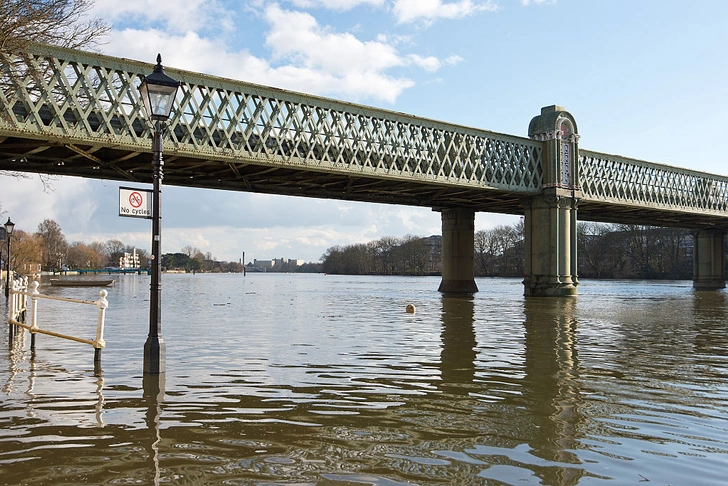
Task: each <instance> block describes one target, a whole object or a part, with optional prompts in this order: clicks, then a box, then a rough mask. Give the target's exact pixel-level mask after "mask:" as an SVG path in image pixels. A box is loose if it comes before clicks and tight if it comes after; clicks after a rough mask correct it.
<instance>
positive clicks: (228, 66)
mask: <svg viewBox="0 0 728 486" xmlns="http://www.w3.org/2000/svg"><path fill="white" fill-rule="evenodd" d="M264 19H265V20H266V21H267V22H268V23H269V24H270V29H269V30H268V32H267V34H266V45H267V46H268V47H269V48H270V49H271V52H272V56H271V59H270V60H267V59H263V58H260V57H256V56H254V55H252V54H251V53H250V52H248V51H247V50H242V51H239V52H231V51H229V50H228V46H227V44H226V42H225V40H224V39H223V38H208V37H203V36H201V35H200V34H199V33H197V32H195V31H192V30H190V31H186V32H184V33H182V34H176V35H170V34H169V33H168V32H166V31H164V30H161V29H148V30H140V29H126V30H121V31H119V30H114V31H112V33H111V35H110V38H109V43H108V45H107V46H106V48H105V51H106V52H107V53H108V54H111V55H116V56H120V57H127V58H132V59H137V60H142V61H147V62H153V61H154V57H155V56H156V53H157V52H160V53H162V60H163V64H164V65H165V66H167V67H175V68H180V69H186V70H190V71H196V72H203V73H209V74H214V75H217V76H223V77H227V78H231V79H239V80H245V81H249V82H253V83H259V84H263V85H269V86H277V87H281V88H286V89H291V90H295V91H302V92H306V93H314V94H320V95H329V96H341V97H344V98H347V99H352V100H359V99H378V100H383V101H386V102H389V103H394V102H395V101H396V99H397V97H398V96H399V95H401V94H402V92H403V91H404V90H406V89H408V88H411V87H412V86H414V84H415V83H414V81H413V80H411V79H410V78H408V77H405V76H402V75H396V74H395V73H394V72H393V70H394V69H397V68H402V67H407V66H414V67H417V68H420V69H422V70H424V71H426V72H428V73H433V72H436V71H437V70H439V69H441V68H442V67H443V66H446V65H448V66H452V65H454V64H457V62H459V61H461V60H462V59H461V58H459V57H457V56H451V57H450V58H448V59H445V60H440V59H438V58H436V57H433V56H426V57H425V56H420V55H418V54H400V53H399V52H398V50H397V49H396V48H395V47H394V45H393V44H391V43H388V42H387V39H388V38H387V37H384V36H380V37H378V38H377V39H376V40H370V41H363V40H360V39H358V38H357V37H356V36H355V35H353V34H351V33H349V32H336V31H334V30H333V29H331V28H330V27H327V26H323V25H320V24H319V23H318V22H317V20H316V19H315V18H314V17H313V16H312V15H310V14H308V13H305V12H299V11H289V10H284V9H281V8H280V7H279V6H278V5H275V4H274V5H271V6H269V7H268V8H267V9H266V11H265V16H264ZM392 42H394V43H398V42H401V39H400V38H397V37H393V38H392ZM211 53H212V55H211ZM390 71H391V72H390Z"/></svg>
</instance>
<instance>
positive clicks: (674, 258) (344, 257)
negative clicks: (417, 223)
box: [321, 219, 693, 279]
mask: <svg viewBox="0 0 728 486" xmlns="http://www.w3.org/2000/svg"><path fill="white" fill-rule="evenodd" d="M474 236H475V241H474V243H475V248H474V250H475V254H474V264H475V275H476V276H478V277H522V276H523V272H524V222H523V219H521V220H520V221H519V222H517V223H515V224H513V225H499V226H496V227H495V228H492V229H487V230H480V231H477V232H476V233H475V235H474ZM577 248H578V258H577V266H578V275H579V276H580V277H582V278H609V279H690V278H692V254H693V238H692V233H691V232H690V231H689V230H684V229H675V228H662V227H654V226H640V225H623V224H604V223H590V222H582V223H579V224H578V225H577ZM441 259H442V244H441V238H440V237H439V236H430V237H422V236H412V235H408V236H405V237H404V238H394V237H385V238H381V239H379V240H376V241H371V242H369V243H361V244H352V245H347V246H332V247H330V248H329V249H328V250H326V252H325V253H324V254H323V255H322V256H321V269H322V271H323V272H326V273H334V274H346V275H439V274H440V273H441V271H442V267H441Z"/></svg>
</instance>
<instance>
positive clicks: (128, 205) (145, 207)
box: [119, 187, 152, 219]
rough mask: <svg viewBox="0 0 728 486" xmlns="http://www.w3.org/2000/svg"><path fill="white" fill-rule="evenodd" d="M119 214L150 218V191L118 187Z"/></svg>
mask: <svg viewBox="0 0 728 486" xmlns="http://www.w3.org/2000/svg"><path fill="white" fill-rule="evenodd" d="M119 216H126V217H129V218H145V219H152V191H148V190H146V189H134V188H131V187H119Z"/></svg>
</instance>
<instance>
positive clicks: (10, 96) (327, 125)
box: [0, 45, 728, 226]
mask: <svg viewBox="0 0 728 486" xmlns="http://www.w3.org/2000/svg"><path fill="white" fill-rule="evenodd" d="M151 70H152V65H151V64H147V63H140V62H136V61H131V60H127V59H119V58H114V57H109V56H103V55H97V54H92V53H87V52H82V51H76V50H69V49H64V48H59V47H52V46H46V45H31V46H30V47H29V48H28V49H27V50H26V51H24V52H22V53H0V142H2V140H6V139H12V140H16V141H18V140H19V141H21V142H22V141H23V140H26V141H27V140H35V141H36V142H37V143H36V145H37V146H35V147H31V148H30V149H28V151H27V152H25V154H26V155H23V156H28V155H27V154H29V153H38V152H40V151H42V150H43V145H44V144H46V143H47V144H48V145H52V144H55V145H58V146H63V147H65V148H68V149H70V150H73V151H76V153H77V154H81V155H82V156H83V157H85V160H91V161H95V162H94V163H97V164H98V165H99V166H100V167H101V166H103V167H104V168H106V169H108V170H109V171H116V174H117V175H116V176H117V178H119V179H122V180H134V181H143V180H144V178H140V177H135V175H134V174H132V172H133V171H135V170H138V171H143V170H145V169H144V168H143V167H142V166H141V165H139V164H136V166H133V167H132V166H131V165H129V166H124V165H123V164H121V163H119V160H121V159H123V157H129V158H131V157H133V156H136V155H139V154H146V153H150V151H151V145H150V140H151V126H150V125H149V123H148V121H147V120H146V117H145V116H144V114H143V113H142V108H141V106H142V105H141V103H140V100H139V91H138V86H139V83H140V81H141V76H142V75H145V74H148V73H149V72H151ZM167 72H168V73H169V74H170V75H172V76H173V77H174V78H176V79H178V80H180V81H181V83H182V85H181V88H180V91H179V93H178V96H177V99H176V102H175V107H174V110H173V115H172V118H171V120H170V122H169V128H168V130H167V132H166V136H167V140H166V141H165V159H167V168H170V169H171V168H173V167H174V164H175V163H176V162H175V158H176V159H177V160H178V161H181V160H183V159H184V161H185V163H186V165H185V166H184V167H182V166H180V169H179V170H180V172H179V174H181V177H186V178H188V179H193V178H196V177H198V176H199V175H202V174H203V173H204V172H205V171H206V172H207V173H211V174H212V176H211V177H212V178H215V177H220V178H225V177H228V178H230V177H236V176H237V177H238V178H239V179H240V181H239V182H237V181H236V182H235V183H237V184H239V186H238V187H242V188H243V189H242V190H247V189H245V183H246V179H245V178H246V177H248V174H242V175H241V170H242V169H243V168H244V167H247V166H256V167H263V168H266V167H268V168H271V169H281V168H283V169H295V170H296V171H299V172H298V173H300V171H311V173H312V174H324V175H336V176H337V177H338V179H332V180H331V181H326V182H325V183H322V184H321V187H323V186H326V184H329V185H333V184H334V183H337V184H342V181H344V183H345V181H346V180H347V178H350V180H354V179H355V178H358V179H356V180H357V182H359V181H362V180H364V182H365V184H362V186H363V187H366V185H367V184H368V185H369V187H374V185H376V181H389V183H392V181H394V182H395V183H396V182H398V181H401V182H403V183H407V184H408V185H407V186H406V187H405V186H401V187H398V186H394V185H390V186H387V187H386V191H390V189H391V191H392V192H394V191H400V192H402V193H403V194H405V193H406V195H407V196H408V197H409V198H410V199H407V200H405V199H400V200H398V201H394V202H402V201H405V202H408V201H415V199H414V198H416V197H417V194H418V193H417V191H416V190H415V189H413V188H414V187H415V186H414V184H420V185H421V186H422V187H425V186H427V187H428V188H429V189H428V190H429V191H430V193H429V194H428V195H427V197H428V198H432V197H433V196H432V194H435V192H436V190H437V189H433V187H435V188H436V187H437V186H438V185H439V186H440V187H448V188H450V189H449V190H450V192H447V193H445V192H443V193H442V194H441V196H442V197H441V199H439V200H438V202H437V204H442V201H443V200H445V199H446V198H449V197H451V195H452V194H456V195H457V192H456V190H457V189H458V188H463V189H465V190H466V191H465V192H462V195H463V196H462V199H459V200H457V202H456V205H462V204H466V203H467V201H468V200H471V199H468V198H472V197H474V196H477V194H476V192H474V191H481V190H487V191H490V194H493V195H497V194H501V193H504V194H505V193H508V194H509V195H510V196H509V197H510V199H509V200H508V201H507V204H508V206H507V207H506V206H503V207H492V208H491V206H490V205H492V204H497V203H498V200H497V196H492V197H491V196H489V197H490V199H488V198H485V199H484V200H483V201H481V205H480V206H479V207H478V208H477V209H478V210H493V211H503V212H511V213H515V212H516V211H517V208H516V206H514V204H515V205H517V201H518V197H521V196H532V195H537V194H539V193H540V192H541V190H542V186H543V167H542V164H543V142H542V141H538V140H531V139H527V138H522V137H515V136H510V135H504V134H499V133H494V132H490V131H485V130H478V129H473V128H468V127H463V126H458V125H452V124H447V123H442V122H438V121H434V120H429V119H424V118H418V117H414V116H409V115H405V114H402V113H396V112H392V111H387V110H380V109H375V108H370V107H366V106H361V105H356V104H351V103H345V102H340V101H335V100H331V99H326V98H321V97H316V96H311V95H304V94H299V93H294V92H290V91H285V90H281V89H275V88H270V87H265V86H259V85H254V84H250V83H244V82H238V81H232V80H228V79H223V78H219V77H213V76H207V75H201V74H196V73H191V72H186V71H179V70H174V69H171V68H167ZM19 143H20V142H17V143H16V145H18V144H19ZM81 147H82V148H81ZM14 150H15V149H14ZM18 150H20V149H18ZM103 150H114V151H115V152H114V155H115V156H117V157H118V159H115V160H108V159H102V158H100V157H97V158H95V157H96V156H95V155H94V154H98V153H102V152H103ZM34 151H36V152H34ZM122 152H125V153H126V154H127V155H123V154H122V155H120V153H122ZM7 153H8V154H14V153H21V152H20V151H17V152H10V151H8V152H7ZM11 156H12V155H5V159H4V160H5V162H4V163H3V164H4V166H3V164H0V169H3V168H6V169H7V168H11V169H12V170H19V169H18V162H17V161H16V160H12V161H11V160H10V158H9V157H11ZM39 160H45V159H39ZM190 160H199V161H200V162H199V164H191V163H189V161H190ZM578 160H579V164H578V167H577V170H578V183H579V189H580V190H581V203H580V216H581V215H584V216H585V217H588V218H592V219H595V220H596V219H599V218H601V217H602V216H603V215H604V214H605V213H606V212H607V210H606V209H605V207H606V206H610V207H612V208H614V210H615V211H618V210H620V208H623V209H622V210H623V214H624V215H628V214H633V210H634V208H641V209H644V208H649V209H652V210H655V211H666V212H671V213H672V212H674V213H680V214H684V215H686V216H689V215H691V214H700V215H708V216H710V218H713V219H710V220H705V221H704V222H705V224H702V223H701V224H702V226H710V225H714V224H716V219H715V218H718V219H721V218H724V217H726V216H728V178H726V177H721V176H715V175H711V174H705V173H700V172H696V171H691V170H686V169H679V168H674V167H669V166H664V165H659V164H653V163H649V162H644V161H639V160H634V159H629V158H624V157H618V156H613V155H607V154H601V153H596V152H590V151H586V150H580V153H579V159H578ZM11 162H12V163H11ZM62 163H63V161H60V162H59V164H62ZM211 164H216V165H211ZM34 170H38V169H37V168H36V169H34ZM225 170H226V171H227V172H225ZM67 172H68V173H71V172H70V171H67ZM76 172H77V173H76V174H75V175H84V176H89V174H88V172H83V173H79V172H80V169H78V168H77V169H76ZM59 173H60V172H59ZM218 173H219V174H220V175H219V176H218ZM260 173H261V172H258V173H257V174H260ZM107 174H108V173H107ZM257 174H256V175H257ZM281 177H282V178H283V177H286V176H285V175H283V176H281ZM178 180H179V179H178ZM279 180H282V179H279ZM248 183H249V182H248ZM265 183H266V184H268V185H267V186H266V190H268V189H270V188H271V187H272V184H273V182H271V181H265ZM221 184H222V183H221ZM190 185H193V184H190ZM207 187H213V186H212V185H211V184H208V186H207ZM215 187H216V186H215ZM223 188H227V189H231V188H233V189H234V187H232V186H231V185H228V186H225V187H223ZM453 188H455V191H453ZM287 191H288V192H287V193H289V194H293V193H294V189H292V188H290V187H288V188H287ZM467 191H470V192H467ZM270 192H273V189H270ZM481 192H482V191H481ZM337 194H338V193H337ZM316 196H318V197H327V193H325V192H324V190H321V192H320V193H316ZM335 197H339V196H335ZM341 197H345V196H341ZM357 197H359V199H360V200H367V199H366V198H368V197H371V196H370V195H369V194H367V193H366V192H361V193H360V195H359V196H357ZM379 197H380V200H383V199H381V198H382V197H384V196H382V193H381V192H380V194H379ZM431 200H434V199H426V198H424V196H423V198H421V199H420V200H418V201H415V202H417V203H418V204H421V205H425V204H428V203H429V202H430V201H431ZM433 205H434V204H433ZM514 208H516V209H514ZM590 208H593V211H594V212H592V213H590V212H589V211H590ZM655 214H656V213H655V212H652V213H651V214H650V215H648V216H646V217H643V219H645V224H650V219H649V218H652V217H654V215H655ZM620 218H621V216H620V217H615V218H611V220H618V219H620ZM628 219H630V217H629V216H627V217H626V219H625V220H628ZM634 219H635V218H632V220H634ZM603 220H607V221H608V220H610V219H609V218H604V219H603ZM686 221H687V222H689V221H690V220H688V219H683V220H682V221H680V223H681V224H685V222H686ZM721 221H722V220H721ZM720 224H723V223H722V222H720Z"/></svg>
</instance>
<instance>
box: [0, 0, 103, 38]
mask: <svg viewBox="0 0 728 486" xmlns="http://www.w3.org/2000/svg"><path fill="white" fill-rule="evenodd" d="M92 6H93V0H0V50H3V51H11V50H16V49H23V47H24V46H26V45H27V44H28V43H29V42H40V43H43V44H53V45H58V46H63V47H70V48H72V49H80V48H94V47H96V46H97V45H98V44H99V41H100V39H101V38H102V37H103V36H105V35H106V34H107V33H108V32H109V29H110V27H109V25H108V24H106V23H104V22H103V21H102V20H100V19H96V18H89V15H88V14H89V11H90V10H91V7H92Z"/></svg>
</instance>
